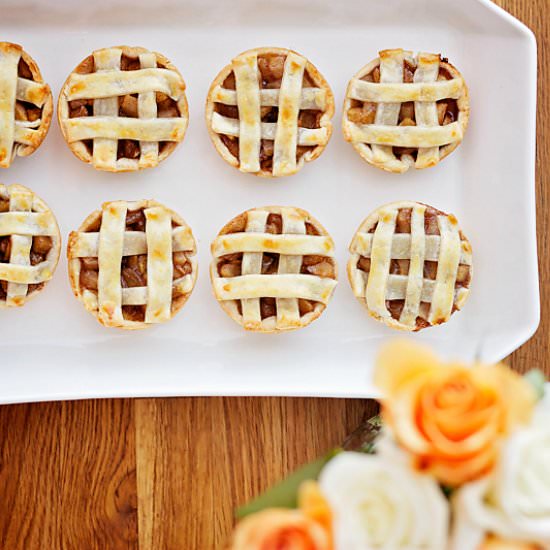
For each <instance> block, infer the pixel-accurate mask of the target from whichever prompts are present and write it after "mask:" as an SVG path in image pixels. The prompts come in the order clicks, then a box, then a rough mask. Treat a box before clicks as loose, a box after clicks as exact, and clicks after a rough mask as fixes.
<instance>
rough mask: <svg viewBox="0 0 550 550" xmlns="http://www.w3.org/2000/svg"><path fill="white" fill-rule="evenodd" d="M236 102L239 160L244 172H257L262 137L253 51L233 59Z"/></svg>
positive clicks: (258, 82)
mask: <svg viewBox="0 0 550 550" xmlns="http://www.w3.org/2000/svg"><path fill="white" fill-rule="evenodd" d="M233 72H234V74H235V86H236V89H237V105H238V108H239V120H238V121H237V120H236V121H235V122H236V123H238V124H239V133H238V134H237V135H239V136H240V137H239V159H240V166H241V169H242V170H243V171H244V172H259V170H260V147H261V140H262V135H261V134H262V129H261V112H260V74H259V70H258V56H257V55H256V54H255V53H249V54H247V55H241V56H239V57H236V58H235V59H234V60H233Z"/></svg>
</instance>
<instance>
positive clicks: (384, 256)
mask: <svg viewBox="0 0 550 550" xmlns="http://www.w3.org/2000/svg"><path fill="white" fill-rule="evenodd" d="M396 219H397V209H391V210H384V209H383V210H381V211H380V217H379V220H378V225H377V226H376V229H375V231H374V238H373V241H372V248H371V254H370V257H371V264H370V265H371V268H370V271H369V278H368V283H367V288H366V295H365V298H366V301H367V305H368V307H369V309H370V310H371V311H372V312H373V313H375V314H376V315H378V316H379V317H381V318H386V317H389V316H390V312H389V311H388V309H387V308H386V288H387V285H388V281H389V278H390V275H389V273H390V262H391V249H392V236H393V234H394V233H395V221H396Z"/></svg>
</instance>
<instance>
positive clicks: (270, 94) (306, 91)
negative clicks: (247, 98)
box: [212, 86, 327, 111]
mask: <svg viewBox="0 0 550 550" xmlns="http://www.w3.org/2000/svg"><path fill="white" fill-rule="evenodd" d="M279 94H280V90H271V89H261V90H260V105H261V106H262V107H278V106H279ZM212 100H213V101H214V102H216V103H223V104H224V105H237V92H236V91H235V90H228V89H227V88H222V87H221V86H217V87H216V88H215V89H214V92H213V99H212ZM299 101H300V109H315V110H321V111H324V110H325V108H326V102H327V93H326V91H325V90H323V89H322V88H302V91H301V93H300V100H299Z"/></svg>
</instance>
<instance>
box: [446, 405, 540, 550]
mask: <svg viewBox="0 0 550 550" xmlns="http://www.w3.org/2000/svg"><path fill="white" fill-rule="evenodd" d="M453 508H454V514H455V518H456V521H455V529H454V533H453V544H452V546H451V548H452V550H470V549H475V548H477V547H478V545H479V543H480V541H481V540H482V539H483V538H484V535H485V533H493V534H495V535H498V536H500V537H502V538H504V539H510V540H518V541H524V542H530V543H536V544H538V545H540V546H542V547H543V548H545V549H550V403H549V402H548V401H547V402H544V403H541V404H539V406H538V407H537V409H536V410H535V413H534V415H533V419H532V421H531V424H530V425H529V426H526V427H524V428H521V429H519V430H518V431H517V432H515V433H514V434H513V435H512V436H511V437H510V438H509V439H508V441H506V443H505V444H504V446H503V448H502V451H501V456H500V458H499V464H498V467H497V469H496V471H495V473H494V474H493V476H492V477H490V478H485V479H481V480H480V481H477V482H475V483H469V484H466V485H464V486H463V487H462V488H461V489H460V490H459V491H457V493H456V494H455V495H454V497H453Z"/></svg>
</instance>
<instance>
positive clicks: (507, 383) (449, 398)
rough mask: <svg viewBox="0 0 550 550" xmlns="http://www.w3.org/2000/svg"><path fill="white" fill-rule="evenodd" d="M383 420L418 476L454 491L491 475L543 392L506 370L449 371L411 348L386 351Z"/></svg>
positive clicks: (379, 376) (380, 367)
mask: <svg viewBox="0 0 550 550" xmlns="http://www.w3.org/2000/svg"><path fill="white" fill-rule="evenodd" d="M375 383H376V384H377V385H378V387H379V388H380V389H381V390H382V392H383V396H384V399H383V401H382V414H383V418H384V420H385V421H386V424H387V426H389V428H390V431H391V432H392V433H393V436H394V437H395V439H396V440H397V442H398V443H399V444H400V445H401V446H402V447H404V448H405V449H407V450H408V451H410V452H411V453H412V455H413V456H414V462H415V465H416V467H417V468H418V469H420V470H423V471H428V472H430V473H431V474H433V475H434V476H436V477H437V479H438V480H439V481H441V482H442V483H445V484H448V485H452V486H455V485H460V484H462V483H464V482H466V481H470V480H473V479H477V478H479V477H481V476H482V475H484V474H486V473H488V472H489V471H490V470H491V469H492V468H493V466H494V463H495V460H496V457H497V453H498V444H499V441H500V440H501V438H502V437H504V436H506V435H507V434H509V433H510V431H511V430H512V429H513V427H514V426H516V425H518V424H520V423H525V422H527V421H528V420H529V418H530V416H531V412H532V409H533V406H534V403H535V401H536V396H535V392H534V390H533V389H532V387H531V386H530V384H529V383H528V382H527V381H525V380H524V379H523V378H522V377H521V376H519V375H518V374H516V373H514V372H512V371H511V370H510V369H508V368H507V367H505V366H504V365H502V364H498V365H481V364H476V365H473V366H466V365H461V364H456V363H449V364H442V363H440V362H439V361H438V359H437V357H435V356H434V355H433V354H432V353H431V352H430V351H429V350H428V349H426V348H424V347H421V346H417V345H414V344H411V343H410V342H408V341H403V342H396V343H394V344H391V345H389V346H387V347H386V348H385V349H383V350H382V352H381V354H380V356H379V359H378V362H377V365H376V369H375Z"/></svg>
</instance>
